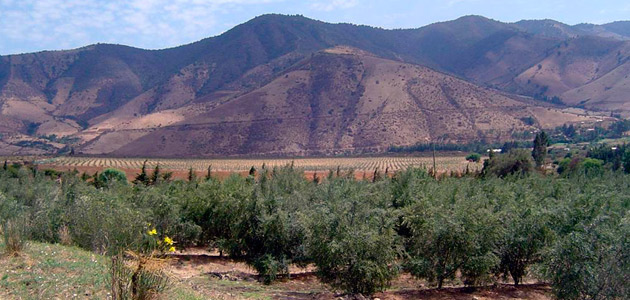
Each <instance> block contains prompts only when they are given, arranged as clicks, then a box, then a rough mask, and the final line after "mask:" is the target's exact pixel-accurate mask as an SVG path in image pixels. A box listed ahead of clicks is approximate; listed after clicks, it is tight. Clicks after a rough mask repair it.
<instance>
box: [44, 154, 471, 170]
mask: <svg viewBox="0 0 630 300" xmlns="http://www.w3.org/2000/svg"><path fill="white" fill-rule="evenodd" d="M144 161H145V160H144V159H141V158H95V157H57V158H49V159H41V160H37V161H36V163H38V164H43V165H53V166H57V167H70V168H72V167H96V168H120V169H140V168H141V167H142V164H143V163H144ZM158 164H159V165H160V167H161V168H164V169H168V170H175V171H176V170H188V169H189V168H193V170H195V171H197V172H203V171H205V170H207V169H208V167H209V166H211V167H212V170H214V171H219V172H243V171H247V170H249V169H250V168H251V167H252V166H253V167H255V168H257V169H258V168H261V167H262V165H263V164H265V166H267V167H269V168H273V167H280V166H286V165H289V164H293V165H294V166H295V167H297V168H302V169H304V170H305V171H328V170H335V169H337V168H339V169H341V170H343V171H348V170H355V171H373V170H375V169H377V168H378V170H379V171H381V172H384V171H385V170H388V171H390V172H395V171H398V170H402V169H406V168H409V167H417V168H426V169H430V168H432V166H433V159H432V158H431V157H344V158H297V159H148V160H147V167H148V168H153V167H155V166H156V165H158ZM436 165H437V169H438V171H439V172H464V171H465V170H466V168H468V169H470V170H471V171H475V170H478V169H480V168H481V164H479V163H472V162H468V161H467V160H466V159H465V158H464V156H440V157H437V158H436Z"/></svg>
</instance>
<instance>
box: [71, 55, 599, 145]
mask: <svg viewBox="0 0 630 300" xmlns="http://www.w3.org/2000/svg"><path fill="white" fill-rule="evenodd" d="M542 114H548V115H545V116H544V120H545V121H546V120H549V119H552V118H555V119H557V120H562V121H559V123H557V124H556V125H559V124H562V122H564V121H573V122H577V121H582V120H588V118H580V117H577V116H575V115H571V114H565V113H562V112H559V111H555V110H552V109H545V108H542V109H538V108H535V107H531V105H530V104H527V103H523V102H520V101H516V100H514V99H511V98H509V97H507V96H504V95H502V94H500V93H498V92H497V91H494V90H491V89H486V88H481V87H478V86H475V85H473V84H470V83H468V82H466V81H463V80H461V79H457V78H454V77H452V76H449V75H446V74H443V73H439V72H436V71H433V70H431V69H428V68H425V67H421V66H417V65H411V64H405V63H399V62H396V61H392V60H387V59H382V58H379V57H376V56H373V55H372V54H369V53H366V52H364V51H361V50H357V49H353V48H350V47H336V48H332V49H328V50H326V51H323V52H319V53H317V54H316V55H314V56H313V57H310V58H308V59H306V60H304V61H302V62H300V63H299V64H296V65H295V66H293V67H292V68H291V69H289V70H287V71H286V72H285V73H284V74H283V75H282V76H278V77H277V78H276V79H274V80H273V81H271V82H269V83H268V84H266V85H264V86H263V87H261V88H259V89H256V90H254V91H251V92H249V93H247V94H245V95H242V96H240V97H237V98H234V99H232V100H229V101H227V102H225V103H224V104H221V105H218V106H217V107H216V108H214V109H212V110H210V111H207V112H205V113H202V114H200V115H198V116H196V117H192V118H189V119H186V120H185V121H182V122H177V123H175V124H172V125H169V126H164V127H160V128H155V129H153V130H150V131H147V130H141V129H138V130H128V131H124V130H117V131H113V132H109V133H105V134H104V135H103V136H101V137H100V138H99V139H98V140H100V141H102V142H99V141H96V142H94V143H91V144H89V146H88V147H86V148H85V149H81V151H84V152H86V153H89V154H102V153H103V152H107V151H111V150H112V149H111V148H110V145H111V142H110V141H111V140H115V139H129V138H136V139H135V140H134V141H132V142H130V143H128V144H126V145H123V146H122V147H120V148H118V149H116V150H114V151H113V152H111V153H112V154H114V155H121V156H129V155H137V153H142V154H143V155H146V156H226V155H252V154H262V155H312V154H335V153H345V152H352V153H357V152H359V153H365V152H381V151H384V150H386V149H387V148H388V147H389V146H390V145H412V144H415V143H418V142H426V141H429V140H441V141H458V142H469V141H474V140H480V139H489V140H495V139H500V138H503V139H505V138H509V137H510V135H511V133H513V132H517V131H518V132H522V131H523V130H525V129H530V128H533V127H531V126H528V125H526V124H524V123H523V119H525V118H527V117H533V118H534V119H537V118H539V115H540V116H542ZM541 119H542V118H541ZM546 125H549V124H546ZM138 136H140V137H138ZM121 137H124V138H121ZM103 149H105V151H103Z"/></svg>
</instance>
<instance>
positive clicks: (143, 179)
mask: <svg viewBox="0 0 630 300" xmlns="http://www.w3.org/2000/svg"><path fill="white" fill-rule="evenodd" d="M133 183H134V184H144V185H149V184H150V183H151V179H150V178H149V175H147V161H146V160H145V161H144V162H143V163H142V169H141V170H140V174H138V175H136V178H135V179H134V180H133Z"/></svg>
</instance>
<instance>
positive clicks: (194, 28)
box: [0, 0, 284, 53]
mask: <svg viewBox="0 0 630 300" xmlns="http://www.w3.org/2000/svg"><path fill="white" fill-rule="evenodd" d="M280 1H284V0H92V1H85V0H45V1H43V0H20V1H16V0H0V44H4V45H0V51H1V52H7V51H9V52H14V51H11V50H10V49H11V46H12V44H13V45H14V47H13V48H16V49H17V48H22V46H19V45H30V46H31V47H35V48H38V49H59V48H65V47H67V46H71V47H78V46H83V45H85V44H88V43H94V42H97V41H116V42H117V43H123V44H130V45H134V46H139V47H146V48H161V47H166V46H173V45H178V44H182V43H188V42H191V41H194V40H197V39H200V38H203V37H207V36H208V35H211V34H212V33H213V32H216V31H217V30H216V29H215V28H214V27H215V25H216V24H217V22H218V20H217V14H219V13H224V12H225V10H230V9H231V8H234V7H236V6H244V5H245V6H246V5H252V4H264V3H271V2H280ZM1 52H0V53H1Z"/></svg>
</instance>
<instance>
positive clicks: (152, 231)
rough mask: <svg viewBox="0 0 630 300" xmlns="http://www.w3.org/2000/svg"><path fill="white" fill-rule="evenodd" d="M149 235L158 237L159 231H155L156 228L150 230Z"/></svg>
mask: <svg viewBox="0 0 630 300" xmlns="http://www.w3.org/2000/svg"><path fill="white" fill-rule="evenodd" d="M147 233H148V234H149V235H156V234H157V230H155V228H153V229H151V230H149V232H147Z"/></svg>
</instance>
